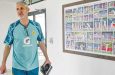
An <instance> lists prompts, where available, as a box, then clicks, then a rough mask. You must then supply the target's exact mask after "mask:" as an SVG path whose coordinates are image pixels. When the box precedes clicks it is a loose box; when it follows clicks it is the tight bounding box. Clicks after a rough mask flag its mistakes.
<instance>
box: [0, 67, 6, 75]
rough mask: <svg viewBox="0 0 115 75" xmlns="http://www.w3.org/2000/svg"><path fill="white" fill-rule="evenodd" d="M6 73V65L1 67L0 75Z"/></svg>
mask: <svg viewBox="0 0 115 75" xmlns="http://www.w3.org/2000/svg"><path fill="white" fill-rule="evenodd" d="M5 72H6V65H1V67H0V74H4V73H5Z"/></svg>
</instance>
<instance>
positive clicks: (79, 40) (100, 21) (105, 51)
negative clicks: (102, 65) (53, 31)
mask: <svg viewBox="0 0 115 75" xmlns="http://www.w3.org/2000/svg"><path fill="white" fill-rule="evenodd" d="M62 16H63V17H62V22H63V27H62V29H63V51H64V52H67V53H72V54H79V55H85V56H91V57H96V58H102V59H108V60H115V0H101V1H100V0H85V1H79V2H74V3H70V4H65V5H62Z"/></svg>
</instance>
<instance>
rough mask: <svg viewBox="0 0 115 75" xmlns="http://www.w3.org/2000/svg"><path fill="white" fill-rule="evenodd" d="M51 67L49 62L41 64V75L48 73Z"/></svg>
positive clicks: (47, 74)
mask: <svg viewBox="0 0 115 75" xmlns="http://www.w3.org/2000/svg"><path fill="white" fill-rule="evenodd" d="M51 69H52V66H51V64H46V65H42V66H41V72H42V73H43V75H49V73H50V71H51Z"/></svg>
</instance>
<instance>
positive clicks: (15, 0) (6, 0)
mask: <svg viewBox="0 0 115 75" xmlns="http://www.w3.org/2000/svg"><path fill="white" fill-rule="evenodd" d="M17 1H22V0H0V2H17Z"/></svg>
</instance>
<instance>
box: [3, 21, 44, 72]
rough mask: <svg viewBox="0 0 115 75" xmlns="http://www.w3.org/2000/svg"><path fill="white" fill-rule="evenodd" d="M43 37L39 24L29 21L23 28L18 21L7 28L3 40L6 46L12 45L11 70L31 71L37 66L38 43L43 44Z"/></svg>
mask: <svg viewBox="0 0 115 75" xmlns="http://www.w3.org/2000/svg"><path fill="white" fill-rule="evenodd" d="M43 41H44V37H43V33H42V30H41V27H40V24H39V23H37V22H35V21H32V20H29V23H28V26H27V27H24V25H22V24H21V22H20V20H18V21H16V22H14V23H12V24H11V25H10V26H9V29H8V33H7V36H6V38H5V40H4V43H5V44H6V45H13V66H12V67H13V68H17V69H20V70H27V71H28V70H32V69H35V68H37V67H38V66H39V63H38V44H37V43H38V42H43Z"/></svg>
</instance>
